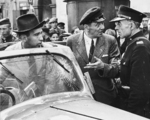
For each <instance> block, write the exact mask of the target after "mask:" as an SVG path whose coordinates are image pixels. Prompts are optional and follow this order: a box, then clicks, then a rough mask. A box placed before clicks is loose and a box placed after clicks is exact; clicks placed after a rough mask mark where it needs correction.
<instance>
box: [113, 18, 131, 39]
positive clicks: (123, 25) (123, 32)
mask: <svg viewBox="0 0 150 120" xmlns="http://www.w3.org/2000/svg"><path fill="white" fill-rule="evenodd" d="M115 25H116V27H115V29H116V30H117V32H118V34H119V36H120V38H126V37H129V36H130V35H131V29H130V28H131V23H130V22H129V21H127V20H122V21H118V22H115Z"/></svg>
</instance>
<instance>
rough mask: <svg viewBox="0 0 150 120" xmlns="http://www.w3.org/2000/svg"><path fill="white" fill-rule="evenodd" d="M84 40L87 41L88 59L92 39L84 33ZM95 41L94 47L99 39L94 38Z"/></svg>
mask: <svg viewBox="0 0 150 120" xmlns="http://www.w3.org/2000/svg"><path fill="white" fill-rule="evenodd" d="M84 40H85V48H86V53H87V55H88V57H89V53H90V48H91V42H92V39H91V38H89V37H88V36H87V35H86V34H85V33H84ZM93 40H94V46H95V45H96V40H97V39H96V38H94V39H93Z"/></svg>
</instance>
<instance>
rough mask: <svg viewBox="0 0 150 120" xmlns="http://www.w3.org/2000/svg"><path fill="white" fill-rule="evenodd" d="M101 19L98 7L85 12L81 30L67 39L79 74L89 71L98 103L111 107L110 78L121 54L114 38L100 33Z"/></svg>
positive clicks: (102, 17)
mask: <svg viewBox="0 0 150 120" xmlns="http://www.w3.org/2000/svg"><path fill="white" fill-rule="evenodd" d="M104 20H105V18H104V16H103V13H102V10H101V9H100V8H99V7H93V8H90V9H89V10H87V11H86V12H85V13H84V15H83V16H82V18H81V20H80V25H83V27H84V31H81V32H80V33H79V34H75V35H72V36H70V37H68V41H67V45H68V46H69V47H70V48H71V49H72V51H73V52H74V55H75V57H76V60H77V61H78V63H79V66H80V67H81V70H82V72H83V73H84V72H89V74H90V77H91V79H92V82H93V85H94V88H95V94H94V97H95V99H96V100H97V101H99V102H103V103H105V104H109V105H114V101H115V98H116V90H115V87H114V84H113V81H112V79H111V78H113V77H115V76H116V73H117V72H118V70H119V68H118V66H117V65H116V63H115V61H116V60H117V59H119V57H120V52H119V48H118V44H117V41H116V39H115V38H114V37H113V36H110V35H107V34H104V33H103V30H104Z"/></svg>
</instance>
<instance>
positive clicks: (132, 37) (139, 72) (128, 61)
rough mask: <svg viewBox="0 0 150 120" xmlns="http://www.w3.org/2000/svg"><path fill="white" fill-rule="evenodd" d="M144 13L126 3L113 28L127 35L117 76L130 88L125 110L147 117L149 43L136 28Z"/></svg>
mask: <svg viewBox="0 0 150 120" xmlns="http://www.w3.org/2000/svg"><path fill="white" fill-rule="evenodd" d="M144 17H146V15H145V14H143V13H141V12H139V11H136V10H134V9H132V8H129V7H127V6H120V7H119V11H118V17H116V18H114V19H113V20H111V22H115V25H116V27H115V29H116V30H117V31H118V33H119V35H120V37H121V38H127V39H126V40H128V42H127V47H126V51H125V53H124V55H123V58H122V60H121V72H120V79H121V81H122V84H123V85H126V86H129V87H130V93H129V98H128V100H127V106H126V108H124V109H125V110H127V111H129V112H132V113H135V114H138V115H141V116H145V117H148V118H150V104H149V103H150V101H149V100H150V74H149V70H150V42H149V41H148V40H147V38H146V37H144V35H143V33H142V31H140V23H141V22H142V19H143V18H144Z"/></svg>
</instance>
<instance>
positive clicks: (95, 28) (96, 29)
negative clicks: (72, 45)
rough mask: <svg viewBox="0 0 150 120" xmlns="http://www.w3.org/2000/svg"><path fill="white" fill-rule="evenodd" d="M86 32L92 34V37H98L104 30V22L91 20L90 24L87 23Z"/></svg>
mask: <svg viewBox="0 0 150 120" xmlns="http://www.w3.org/2000/svg"><path fill="white" fill-rule="evenodd" d="M88 26H89V28H88V30H89V31H88V34H90V35H91V36H93V38H97V37H100V36H101V35H102V33H103V30H104V28H105V27H104V22H103V21H102V22H92V23H91V24H90V25H88Z"/></svg>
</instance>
